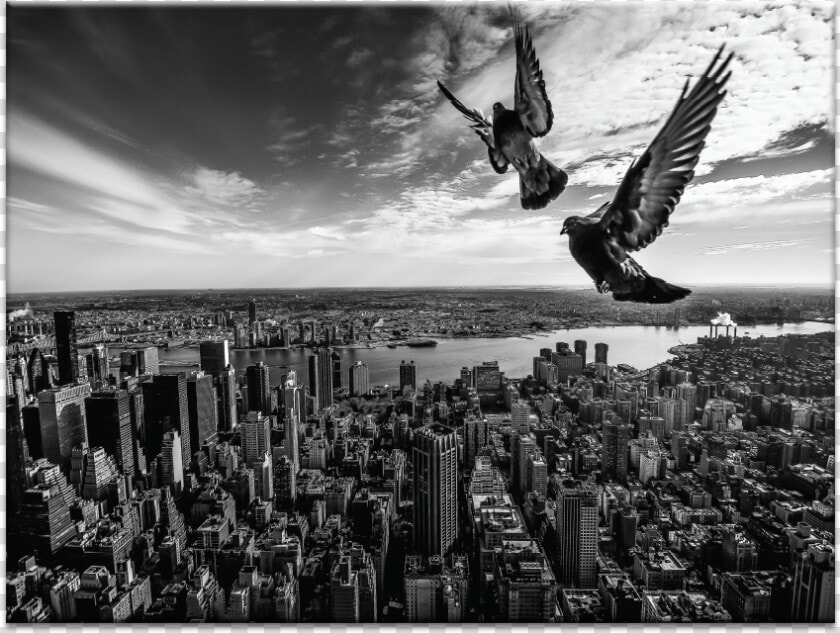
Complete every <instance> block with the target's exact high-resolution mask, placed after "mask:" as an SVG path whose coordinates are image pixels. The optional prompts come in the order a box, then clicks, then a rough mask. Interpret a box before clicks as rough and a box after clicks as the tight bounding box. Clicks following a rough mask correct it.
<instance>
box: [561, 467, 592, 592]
mask: <svg viewBox="0 0 840 633" xmlns="http://www.w3.org/2000/svg"><path fill="white" fill-rule="evenodd" d="M556 512H557V515H556V516H557V522H556V525H557V537H558V541H559V543H558V556H559V560H558V562H559V567H560V577H559V579H558V580H559V581H560V582H561V583H562V584H563V585H565V586H566V587H578V588H582V589H592V588H594V587H595V585H596V582H597V580H598V578H597V573H596V568H595V561H596V559H597V557H598V491H597V489H596V488H595V487H594V486H592V485H591V484H588V483H583V482H580V481H575V480H571V479H568V480H565V481H563V482H562V483H561V485H560V489H559V490H558V494H557V510H556Z"/></svg>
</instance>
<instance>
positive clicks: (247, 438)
mask: <svg viewBox="0 0 840 633" xmlns="http://www.w3.org/2000/svg"><path fill="white" fill-rule="evenodd" d="M269 422H270V418H269V417H268V416H267V415H263V414H262V413H261V412H259V411H249V412H248V415H247V417H246V418H245V420H244V421H243V422H242V425H241V427H240V436H241V441H242V455H243V457H244V458H245V463H246V464H247V465H248V466H249V467H250V466H252V465H253V464H255V463H257V462H259V461H261V460H262V459H263V456H264V455H265V453H266V452H267V451H270V450H271V431H270V428H269Z"/></svg>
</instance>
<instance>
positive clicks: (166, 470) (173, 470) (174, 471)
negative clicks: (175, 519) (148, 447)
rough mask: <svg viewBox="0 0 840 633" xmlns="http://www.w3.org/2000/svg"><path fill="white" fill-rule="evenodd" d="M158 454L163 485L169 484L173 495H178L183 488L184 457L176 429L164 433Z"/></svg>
mask: <svg viewBox="0 0 840 633" xmlns="http://www.w3.org/2000/svg"><path fill="white" fill-rule="evenodd" d="M160 454H161V468H162V470H163V485H164V486H169V489H170V490H171V491H172V494H173V495H175V497H180V496H181V491H182V490H183V488H184V459H183V453H182V444H181V437H180V435H179V433H178V430H177V429H174V430H172V431H168V432H167V433H164V435H163V442H162V446H161V449H160Z"/></svg>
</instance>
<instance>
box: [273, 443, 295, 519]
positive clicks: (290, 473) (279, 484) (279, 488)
mask: <svg viewBox="0 0 840 633" xmlns="http://www.w3.org/2000/svg"><path fill="white" fill-rule="evenodd" d="M274 494H275V498H276V501H277V505H278V506H279V507H281V508H291V507H292V506H294V504H295V500H296V499H297V463H296V462H293V461H292V460H291V459H289V458H288V457H286V456H285V455H283V456H281V457H280V459H278V460H277V462H276V463H275V464H274Z"/></svg>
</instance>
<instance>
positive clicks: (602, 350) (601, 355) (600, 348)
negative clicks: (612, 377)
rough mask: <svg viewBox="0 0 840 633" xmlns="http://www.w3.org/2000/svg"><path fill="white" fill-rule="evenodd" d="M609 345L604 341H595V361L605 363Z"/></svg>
mask: <svg viewBox="0 0 840 633" xmlns="http://www.w3.org/2000/svg"><path fill="white" fill-rule="evenodd" d="M609 349H610V346H609V345H607V344H606V343H595V362H596V363H604V364H605V365H607V364H609V363H607V352H608V351H609Z"/></svg>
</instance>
